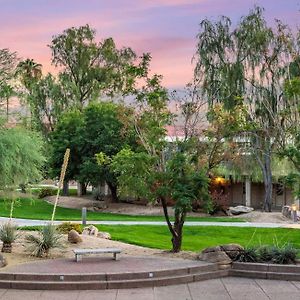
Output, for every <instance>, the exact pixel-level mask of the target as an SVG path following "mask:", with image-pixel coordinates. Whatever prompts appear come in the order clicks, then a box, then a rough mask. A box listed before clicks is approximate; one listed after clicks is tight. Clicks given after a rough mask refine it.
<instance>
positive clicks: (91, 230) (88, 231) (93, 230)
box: [82, 225, 98, 236]
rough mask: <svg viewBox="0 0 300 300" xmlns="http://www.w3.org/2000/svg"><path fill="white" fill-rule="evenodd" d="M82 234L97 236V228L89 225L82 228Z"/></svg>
mask: <svg viewBox="0 0 300 300" xmlns="http://www.w3.org/2000/svg"><path fill="white" fill-rule="evenodd" d="M82 234H84V235H92V236H97V235H98V228H97V227H95V226H94V225H90V226H87V227H84V229H83V231H82Z"/></svg>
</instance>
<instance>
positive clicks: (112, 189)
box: [106, 181, 119, 203]
mask: <svg viewBox="0 0 300 300" xmlns="http://www.w3.org/2000/svg"><path fill="white" fill-rule="evenodd" d="M106 183H107V185H108V187H109V189H110V192H111V202H113V203H118V202H119V197H118V193H117V186H115V185H114V184H112V183H111V182H108V181H107V182H106Z"/></svg>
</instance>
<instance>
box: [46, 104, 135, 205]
mask: <svg viewBox="0 0 300 300" xmlns="http://www.w3.org/2000/svg"><path fill="white" fill-rule="evenodd" d="M132 113H133V112H132V110H131V109H130V108H126V107H124V106H123V105H121V104H115V103H112V102H100V103H91V104H89V105H88V106H87V107H85V108H84V109H83V110H82V111H79V110H74V111H70V112H66V113H65V114H63V115H62V117H61V119H60V120H59V122H58V124H57V126H56V127H55V130H54V131H53V133H52V134H51V135H50V144H51V148H52V155H51V165H52V176H59V172H60V166H61V161H62V159H63V155H64V151H65V149H66V148H70V151H71V155H70V162H69V167H68V170H67V173H66V182H67V181H69V180H71V179H76V180H78V181H79V182H80V183H81V186H82V187H84V186H86V185H87V184H91V185H93V186H98V185H99V184H100V183H101V182H103V181H105V182H106V183H107V184H108V186H109V188H110V190H111V195H112V200H113V201H114V202H116V201H118V195H117V181H116V177H115V175H114V174H113V173H112V172H111V171H110V170H109V169H108V168H106V167H105V166H99V165H98V164H97V162H96V157H95V154H96V153H99V152H103V153H105V155H107V156H109V157H111V156H113V155H115V154H116V153H118V152H119V151H120V150H121V149H122V148H123V147H125V145H130V146H132V147H134V146H135V143H136V142H135V134H134V130H133V126H132V122H130V121H129V120H130V119H131V118H132Z"/></svg>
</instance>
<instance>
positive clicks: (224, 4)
mask: <svg viewBox="0 0 300 300" xmlns="http://www.w3.org/2000/svg"><path fill="white" fill-rule="evenodd" d="M255 4H257V5H260V6H262V7H264V8H265V9H266V12H265V14H266V18H267V19H268V20H269V21H270V24H271V23H272V22H273V20H274V19H275V18H277V19H281V20H282V21H283V22H285V23H288V24H289V25H290V26H292V27H296V26H298V25H300V24H299V23H300V18H299V16H300V12H299V10H300V1H299V0H256V1H254V0H139V1H137V0H114V1H100V0H64V1H61V0H26V1H24V0H0V37H1V40H0V48H7V47H8V48H10V49H11V50H13V51H17V52H18V53H19V56H20V57H21V58H23V59H26V58H28V57H29V58H33V59H35V60H36V61H38V62H39V63H41V64H42V65H43V67H44V71H51V72H52V71H54V67H53V66H51V63H50V56H51V55H50V49H49V48H48V47H47V45H48V44H49V43H50V41H51V38H52V36H53V35H56V34H59V33H61V32H62V31H63V30H64V29H66V28H68V27H71V26H76V27H78V26H80V25H85V24H87V23H88V24H90V25H91V27H93V28H95V29H96V30H97V37H98V39H99V40H100V39H102V38H107V37H110V36H111V37H113V38H114V39H115V40H116V42H117V45H118V46H129V47H132V48H133V49H134V50H135V51H137V52H138V53H142V52H151V54H152V57H153V60H152V64H151V69H152V71H153V72H155V73H160V74H162V75H164V84H165V85H166V86H167V87H168V88H178V87H182V86H184V85H185V84H186V83H187V82H188V81H189V80H191V78H192V73H193V66H192V65H191V59H192V56H193V54H194V52H195V47H196V39H195V37H196V35H197V32H198V31H199V23H200V21H201V20H202V19H203V18H205V17H208V18H212V19H214V18H217V17H218V16H220V15H226V16H229V17H230V18H231V19H233V20H236V21H237V20H238V19H239V18H240V17H241V16H242V15H246V14H248V12H249V9H251V8H253V6H254V5H255Z"/></svg>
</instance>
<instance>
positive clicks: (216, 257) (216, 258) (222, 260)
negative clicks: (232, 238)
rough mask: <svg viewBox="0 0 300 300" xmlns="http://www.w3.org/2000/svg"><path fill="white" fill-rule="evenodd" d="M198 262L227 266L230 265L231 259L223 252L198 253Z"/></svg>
mask: <svg viewBox="0 0 300 300" xmlns="http://www.w3.org/2000/svg"><path fill="white" fill-rule="evenodd" d="M198 258H199V259H200V260H204V261H208V262H211V263H216V264H218V265H229V264H231V259H230V258H229V257H228V256H227V254H226V253H225V252H223V251H211V252H205V253H203V252H202V253H200V255H199V256H198Z"/></svg>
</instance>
